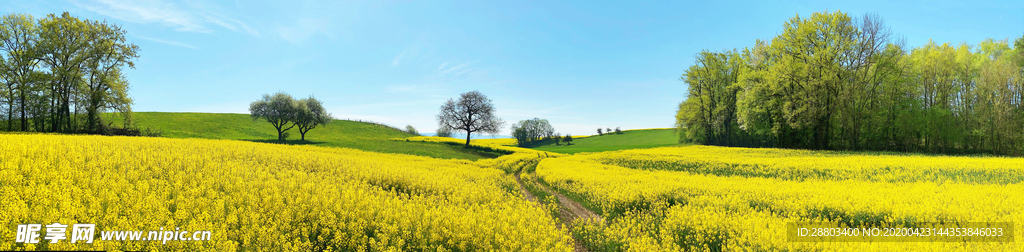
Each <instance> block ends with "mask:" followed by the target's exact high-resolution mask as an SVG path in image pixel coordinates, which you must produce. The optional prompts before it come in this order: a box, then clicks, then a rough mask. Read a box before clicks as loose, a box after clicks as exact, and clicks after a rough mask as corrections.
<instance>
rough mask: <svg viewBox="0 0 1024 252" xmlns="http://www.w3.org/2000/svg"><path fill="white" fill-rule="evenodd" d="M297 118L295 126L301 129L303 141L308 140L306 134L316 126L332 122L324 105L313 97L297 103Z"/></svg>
mask: <svg viewBox="0 0 1024 252" xmlns="http://www.w3.org/2000/svg"><path fill="white" fill-rule="evenodd" d="M295 116H296V117H295V119H294V121H295V126H297V127H299V134H300V135H301V137H302V140H303V141H305V140H306V132H309V131H310V130H312V129H314V128H316V126H319V125H321V124H327V123H330V122H331V114H330V113H327V110H325V109H324V106H323V103H322V102H320V100H317V99H316V98H314V97H313V96H309V98H306V99H302V100H299V101H298V102H297V104H296V114H295ZM278 138H280V136H278Z"/></svg>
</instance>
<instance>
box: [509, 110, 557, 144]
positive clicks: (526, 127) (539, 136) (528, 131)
mask: <svg viewBox="0 0 1024 252" xmlns="http://www.w3.org/2000/svg"><path fill="white" fill-rule="evenodd" d="M512 133H513V136H514V137H515V138H516V140H517V142H518V144H519V146H527V145H528V144H530V143H532V142H534V141H540V140H546V139H550V138H551V137H553V136H554V135H555V129H554V128H553V127H551V124H550V123H548V120H546V119H540V118H536V117H534V118H533V119H527V120H522V121H519V122H517V123H514V124H512Z"/></svg>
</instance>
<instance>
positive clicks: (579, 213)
mask: <svg viewBox="0 0 1024 252" xmlns="http://www.w3.org/2000/svg"><path fill="white" fill-rule="evenodd" d="M524 168H525V167H524ZM523 170H524V169H520V170H519V171H517V172H516V173H515V178H516V183H517V184H519V190H520V191H522V192H523V195H524V197H526V199H528V200H530V201H532V202H534V203H537V204H541V203H540V201H538V200H537V196H535V195H533V193H531V192H530V190H526V187H525V186H524V185H523V180H522V179H520V174H521V173H522V171H523ZM533 185H534V186H536V187H537V188H540V189H541V190H544V192H547V193H548V194H551V195H554V196H555V198H557V199H558V205H559V208H558V209H559V216H558V219H559V220H561V223H560V224H558V225H559V226H564V227H565V229H566V230H572V223H573V221H576V219H580V218H583V219H594V220H603V218H602V217H601V215H599V214H597V213H594V212H593V211H590V209H587V208H585V207H583V205H581V204H580V203H579V202H576V201H574V200H572V199H570V198H569V197H566V196H565V195H562V194H561V193H558V192H556V191H554V190H551V189H549V188H548V187H547V186H544V185H543V184H540V183H533ZM573 249H574V250H575V251H577V252H581V251H590V250H588V249H587V247H586V246H585V245H584V243H583V241H581V240H579V239H577V238H576V237H573Z"/></svg>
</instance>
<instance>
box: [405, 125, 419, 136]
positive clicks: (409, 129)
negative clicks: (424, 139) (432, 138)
mask: <svg viewBox="0 0 1024 252" xmlns="http://www.w3.org/2000/svg"><path fill="white" fill-rule="evenodd" d="M405 133H409V134H413V135H417V136H419V135H420V132H418V131H416V128H413V127H412V125H405Z"/></svg>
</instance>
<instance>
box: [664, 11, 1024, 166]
mask: <svg viewBox="0 0 1024 252" xmlns="http://www.w3.org/2000/svg"><path fill="white" fill-rule="evenodd" d="M892 37H893V36H892V35H891V34H890V32H889V30H888V28H886V27H885V26H884V25H883V24H882V21H881V18H880V17H878V16H876V15H865V16H864V17H863V18H860V19H853V18H850V17H849V16H848V15H847V14H845V13H842V12H820V13H814V14H812V15H811V16H810V17H808V18H801V17H799V16H796V17H794V18H792V19H790V20H789V21H788V22H786V23H785V24H784V26H783V31H782V33H781V34H779V35H778V36H776V37H775V38H774V39H772V40H771V41H770V42H767V41H761V40H758V41H756V43H755V45H754V46H753V47H751V48H745V49H743V50H742V53H739V52H737V51H736V50H733V51H723V52H709V51H704V52H701V53H699V54H698V55H697V56H696V60H695V61H696V62H695V64H694V65H693V66H691V67H690V68H689V69H688V70H687V71H686V72H685V74H684V75H683V77H682V79H683V80H684V81H685V82H686V83H687V84H688V85H689V87H688V96H687V98H686V100H685V101H683V102H682V103H680V105H679V110H678V112H677V114H676V121H677V125H676V126H677V129H678V130H679V132H680V135H679V141H680V142H694V143H702V144H711V145H724V146H763V147H783V148H808V149H839V150H884V151H928V152H938V153H977V152H986V153H994V154H1010V155H1021V154H1024V144H1021V143H1022V142H1024V132H1022V131H1020V129H1021V128H1024V113H1021V112H1020V111H1024V103H1022V102H1021V101H1024V92H1022V90H1024V56H1021V55H1024V54H1022V51H1024V50H1022V48H1024V37H1022V38H1020V39H1018V40H1017V41H1015V45H1014V48H1011V47H1010V46H1009V41H1008V40H1001V41H996V40H992V39H987V40H985V41H982V42H981V43H980V44H979V45H977V46H971V45H968V44H966V43H961V44H958V45H950V44H949V43H944V44H941V45H940V44H936V43H934V42H929V43H928V44H926V45H924V46H922V47H919V48H914V49H913V50H909V51H908V50H907V49H906V48H905V47H904V46H903V45H902V44H900V43H897V42H896V41H894V40H893V39H892Z"/></svg>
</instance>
